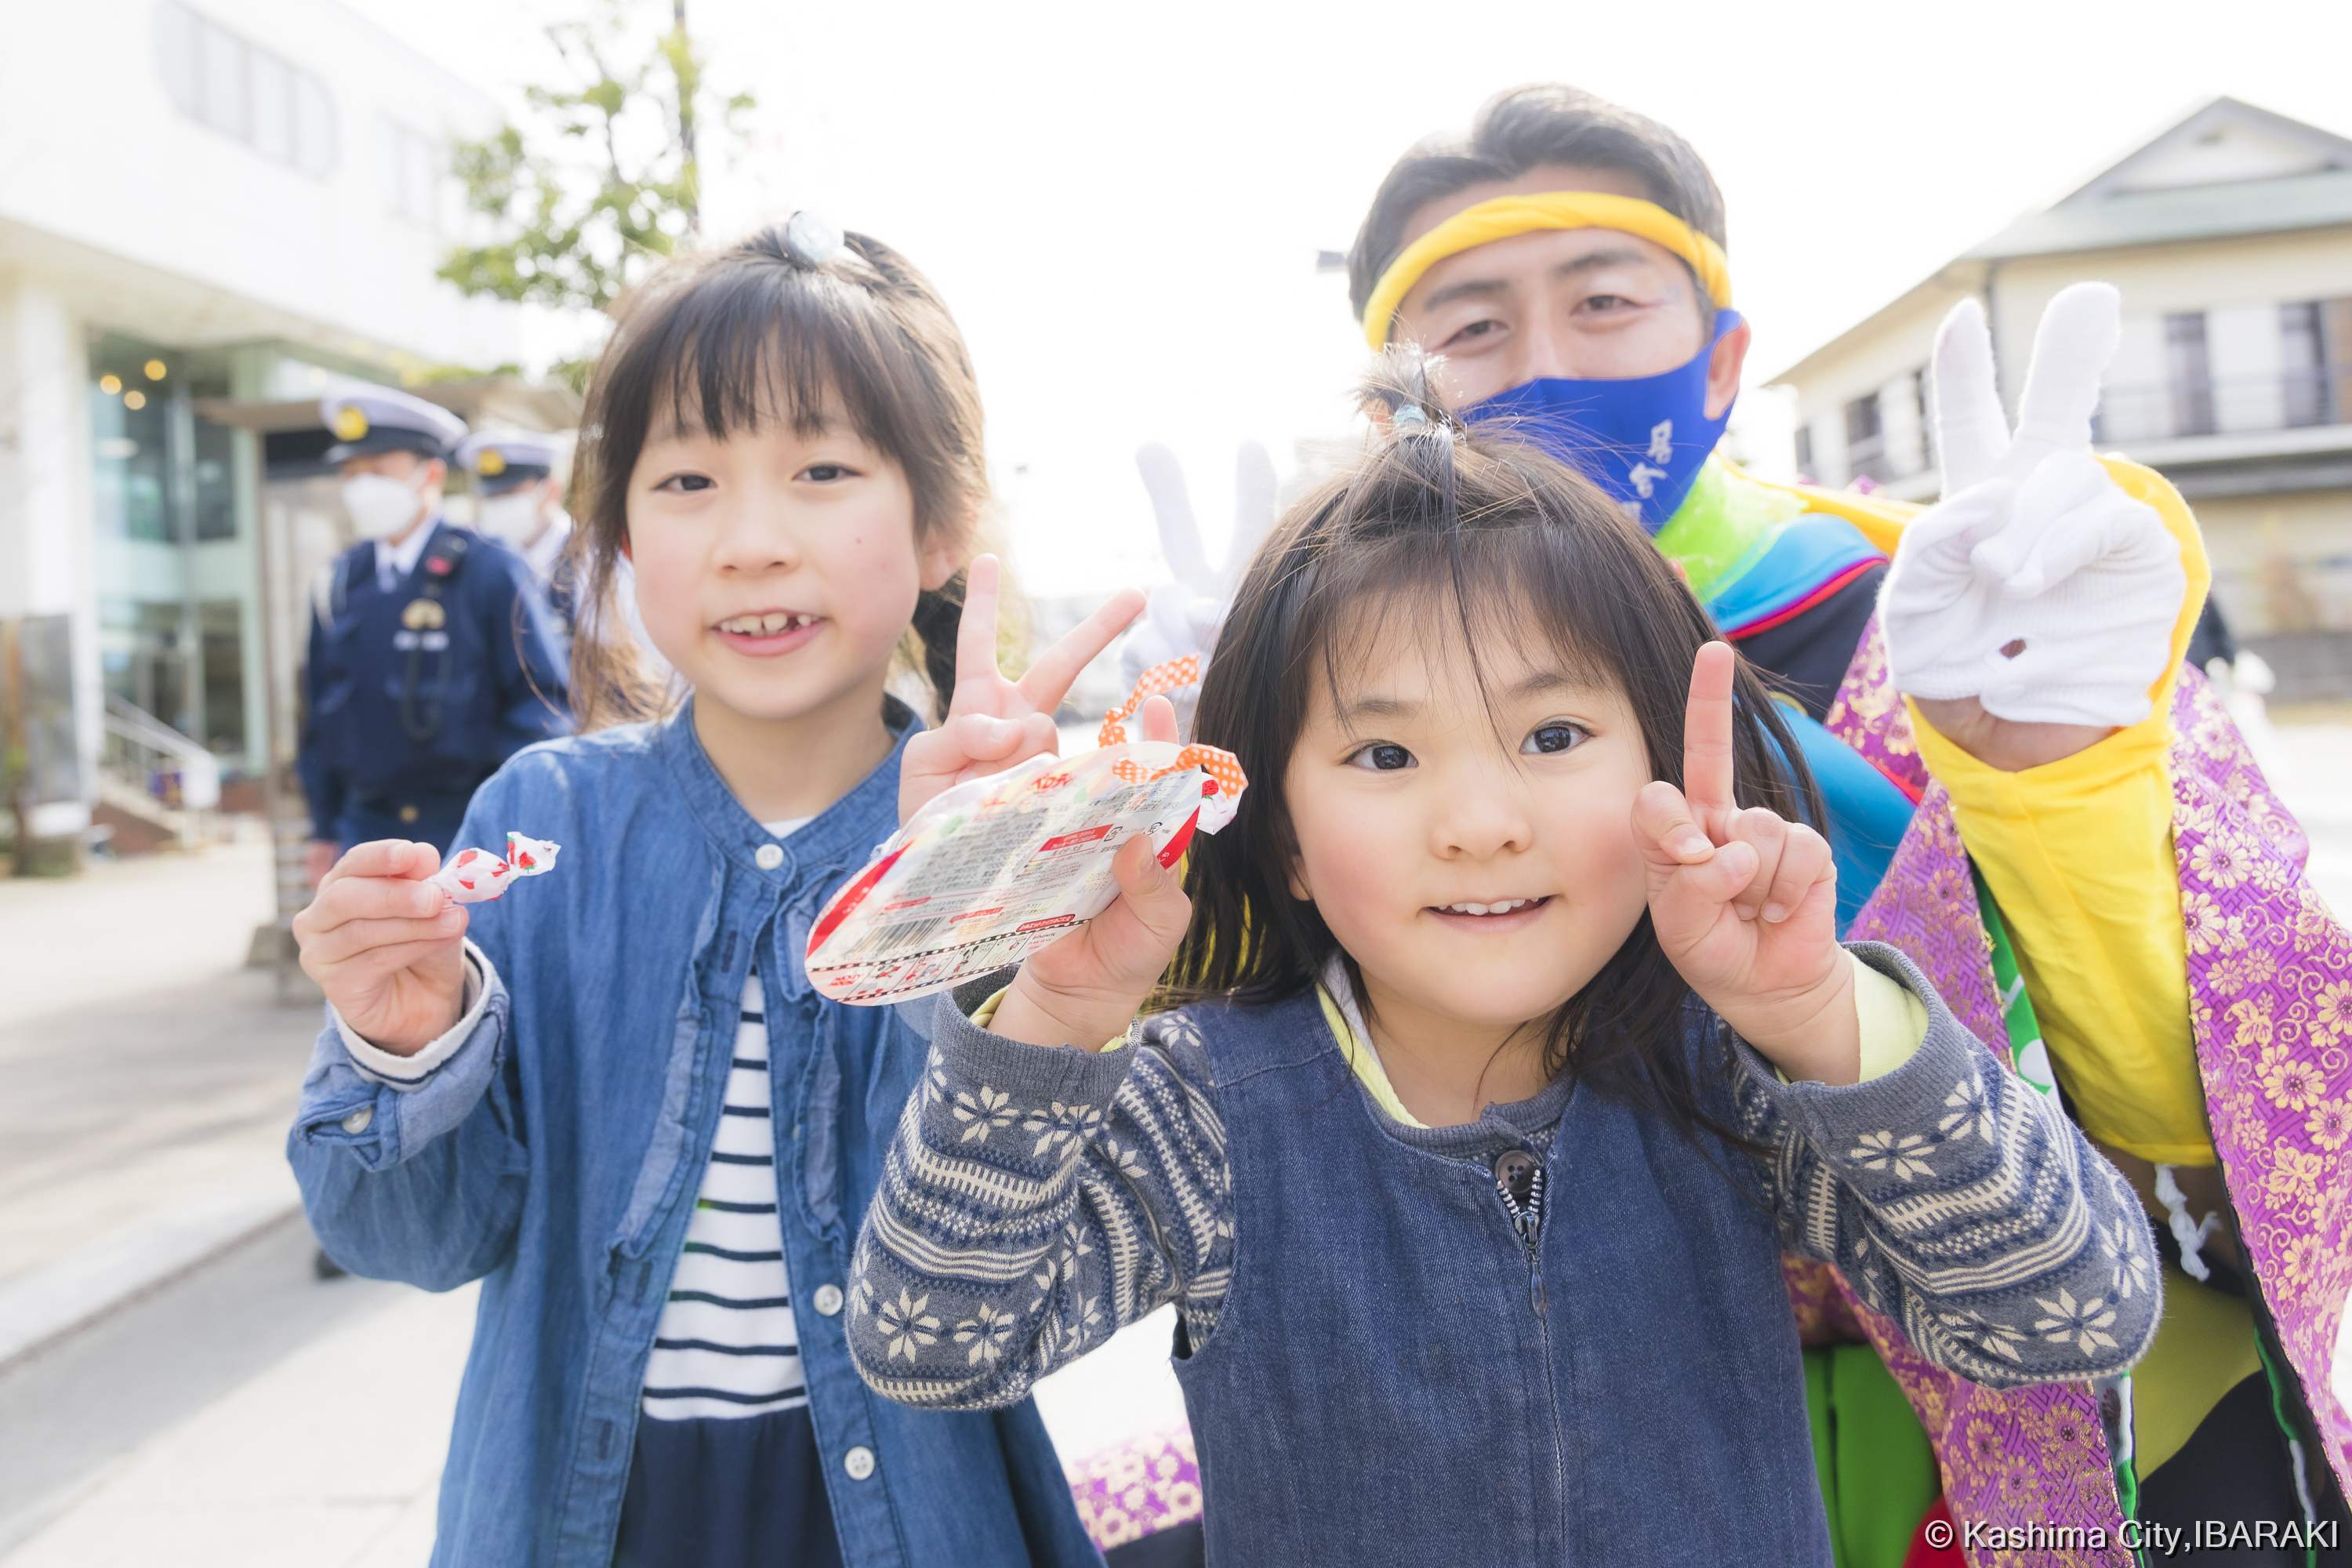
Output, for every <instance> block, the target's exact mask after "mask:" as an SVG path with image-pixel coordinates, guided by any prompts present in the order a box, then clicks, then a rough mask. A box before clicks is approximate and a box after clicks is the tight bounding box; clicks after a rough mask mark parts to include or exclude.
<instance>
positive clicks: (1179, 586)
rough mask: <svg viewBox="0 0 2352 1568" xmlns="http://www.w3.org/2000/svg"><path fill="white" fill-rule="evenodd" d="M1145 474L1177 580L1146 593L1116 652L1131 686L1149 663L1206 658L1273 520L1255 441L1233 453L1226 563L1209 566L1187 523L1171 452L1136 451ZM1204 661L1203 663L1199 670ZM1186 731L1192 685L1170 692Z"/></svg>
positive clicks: (1270, 486) (1270, 468) (1262, 456)
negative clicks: (1146, 600)
mask: <svg viewBox="0 0 2352 1568" xmlns="http://www.w3.org/2000/svg"><path fill="white" fill-rule="evenodd" d="M1135 466H1136V467H1137V468H1139V469H1141V470H1142V472H1143V488H1144V489H1146V490H1148V491H1149V492H1150V496H1151V510H1152V512H1153V514H1154V515H1155V516H1156V517H1157V518H1158V519H1159V522H1160V551H1161V552H1162V553H1163V554H1165V555H1166V556H1167V558H1168V565H1169V568H1170V569H1171V571H1173V572H1174V573H1175V574H1176V580H1175V581H1174V582H1172V583H1168V584H1162V585H1161V586H1160V588H1159V590H1158V591H1157V592H1155V593H1154V594H1153V595H1151V600H1150V605H1149V607H1148V608H1147V609H1146V610H1145V611H1144V615H1143V618H1142V620H1141V621H1139V623H1137V625H1136V627H1135V630H1134V631H1133V633H1131V634H1130V635H1129V637H1128V639H1127V642H1126V643H1125V645H1124V646H1122V647H1120V649H1119V655H1118V668H1119V675H1120V677H1121V678H1122V679H1124V681H1125V683H1126V685H1127V686H1128V688H1129V689H1133V688H1134V686H1135V683H1136V682H1137V681H1138V680H1139V679H1142V676H1143V672H1144V671H1145V670H1147V669H1150V668H1151V667H1152V666H1153V665H1156V664H1165V663H1166V662H1168V661H1169V660H1170V659H1172V658H1183V657H1184V656H1185V655H1186V654H1188V653H1198V654H1205V653H1207V652H1208V651H1209V649H1210V648H1211V647H1213V646H1214V645H1215V643H1216V640H1217V628H1218V627H1220V626H1223V625H1224V621H1225V606H1226V605H1227V604H1228V603H1229V602H1230V601H1231V600H1232V597H1233V591H1234V582H1235V580H1236V579H1238V578H1239V577H1240V576H1241V574H1242V571H1243V569H1244V567H1246V566H1247V565H1248V564H1249V560H1250V557H1251V556H1252V555H1254V554H1255V553H1256V552H1257V545H1258V541H1259V540H1261V539H1263V538H1265V531H1266V529H1267V528H1268V527H1270V526H1271V525H1272V524H1273V522H1274V488H1275V486H1274V459H1272V458H1269V457H1267V456H1266V452H1265V447H1261V446H1259V445H1258V444H1257V443H1256V442H1255V441H1244V442H1243V443H1242V445H1241V448H1240V450H1238V451H1237V452H1235V453H1234V534H1233V542H1232V543H1231V544H1230V545H1228V546H1227V547H1226V550H1225V559H1224V561H1223V563H1221V564H1218V565H1214V566H1213V565H1211V564H1210V563H1209V557H1208V552H1207V551H1206V550H1204V549H1203V548H1202V544H1201V527H1200V524H1199V523H1198V522H1196V521H1193V518H1192V497H1191V496H1190V495H1189V494H1188V493H1187V492H1186V490H1185V488H1184V470H1183V468H1181V466H1179V464H1178V463H1177V461H1176V454H1175V453H1174V452H1172V451H1171V450H1169V449H1168V448H1167V447H1163V446H1161V445H1160V444H1159V443H1158V442H1156V441H1155V442H1153V443H1152V444H1151V445H1150V446H1148V447H1143V448H1141V449H1140V450H1139V451H1138V452H1137V453H1136V454H1135ZM1207 663H1208V661H1207V660H1206V659H1205V658H1204V659H1202V668H1206V667H1207ZM1169 695H1170V696H1171V698H1174V699H1177V703H1176V707H1177V712H1178V715H1179V717H1180V719H1181V721H1182V723H1183V725H1184V728H1185V730H1186V731H1188V732H1189V731H1190V730H1191V728H1192V704H1193V702H1194V701H1195V700H1198V698H1199V696H1200V690H1199V689H1198V688H1197V687H1195V688H1192V689H1187V690H1183V691H1176V692H1171V693H1170V694H1169Z"/></svg>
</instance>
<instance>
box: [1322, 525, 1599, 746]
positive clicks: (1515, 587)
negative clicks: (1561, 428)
mask: <svg viewBox="0 0 2352 1568" xmlns="http://www.w3.org/2000/svg"><path fill="white" fill-rule="evenodd" d="M1340 526H1341V527H1342V528H1345V527H1346V526H1347V524H1346V522H1345V521H1342V522H1341V524H1340ZM1575 553H1576V552H1575V546H1574V544H1573V542H1572V541H1571V539H1570V537H1569V536H1568V535H1567V534H1566V533H1565V531H1562V530H1558V529H1554V528H1550V527H1548V526H1545V525H1544V524H1543V523H1542V522H1537V523H1534V524H1532V525H1530V524H1529V523H1528V520H1527V517H1526V515H1525V513H1524V512H1522V513H1521V514H1519V515H1518V516H1517V517H1515V518H1513V519H1511V520H1510V521H1509V522H1508V524H1507V525H1506V526H1500V527H1496V526H1489V527H1485V528H1480V527H1478V526H1477V525H1476V523H1475V521H1474V520H1471V519H1465V520H1464V524H1463V526H1462V527H1461V528H1459V529H1457V530H1448V531H1444V532H1424V531H1414V532H1411V533H1397V534H1393V535H1391V536H1390V537H1388V538H1385V539H1382V540H1380V541H1378V542H1375V543H1373V544H1371V545H1370V547H1355V548H1347V547H1340V548H1335V549H1333V550H1332V551H1331V552H1329V553H1328V554H1327V555H1325V556H1324V557H1323V559H1322V560H1321V561H1319V562H1318V571H1317V572H1316V574H1315V582H1314V583H1313V584H1312V585H1311V586H1310V587H1309V589H1308V590H1307V594H1306V595H1305V596H1304V600H1303V602H1302V604H1301V605H1300V608H1299V615H1298V619H1297V623H1296V624H1297V639H1298V640H1297V651H1298V653H1299V654H1300V655H1301V656H1303V657H1305V658H1309V659H1311V660H1313V661H1314V662H1315V663H1316V664H1318V665H1319V666H1320V667H1321V668H1322V671H1323V675H1324V679H1325V680H1326V681H1327V683H1328V689H1329V690H1330V692H1331V694H1332V697H1333V699H1334V700H1341V699H1343V698H1344V697H1345V696H1346V695H1347V693H1348V691H1349V688H1350V687H1351V686H1352V685H1353V683H1354V681H1355V679H1357V678H1358V677H1359V676H1360V673H1361V671H1362V670H1363V669H1364V668H1367V664H1368V660H1367V658H1366V657H1365V656H1367V655H1372V654H1376V653H1378V652H1380V651H1381V650H1384V649H1386V648H1388V647H1392V646H1394V645H1395V643H1396V642H1397V641H1398V640H1400V639H1402V641H1404V642H1406V643H1409V644H1412V645H1413V646H1417V647H1420V648H1421V650H1422V652H1423V655H1424V657H1426V658H1432V659H1433V658H1436V657H1437V656H1438V654H1439V652H1440V650H1441V649H1442V648H1443V647H1444V646H1445V645H1444V637H1442V636H1438V635H1433V634H1439V633H1441V632H1443V633H1448V634H1453V635H1457V636H1458V637H1460V639H1461V644H1462V647H1463V648H1464V650H1465V652H1466V653H1467V654H1468V655H1469V658H1470V667H1471V670H1472V673H1473V678H1474V679H1475V681H1476V683H1477V686H1478V690H1479V695H1480V698H1481V700H1483V701H1485V703H1486V707H1487V709H1488V710H1489V711H1490V712H1492V711H1493V710H1494V706H1495V698H1496V692H1495V689H1494V687H1493V684H1492V680H1493V670H1492V664H1493V659H1492V656H1491V653H1489V652H1486V651H1484V650H1491V649H1496V648H1512V649H1515V650H1517V652H1518V653H1519V654H1521V655H1522V656H1523V657H1524V658H1526V660H1527V661H1528V663H1530V664H1543V663H1547V662H1548V663H1549V666H1550V668H1553V669H1555V670H1557V671H1558V672H1559V674H1560V675H1561V676H1563V677H1564V678H1566V679H1569V680H1570V681H1573V682H1575V683H1577V684H1579V685H1581V686H1587V687H1592V688H1596V689H1600V688H1609V687H1622V686H1623V685H1624V684H1625V679H1624V674H1623V659H1622V654H1621V652H1620V650H1619V645H1618V643H1617V640H1616V638H1615V637H1614V636H1613V635H1612V631H1613V628H1612V627H1611V626H1609V625H1608V622H1607V618H1606V617H1605V616H1601V615H1598V614H1596V613H1594V611H1595V609H1596V607H1597V606H1596V604H1595V601H1596V598H1597V597H1600V596H1602V595H1610V594H1613V593H1615V592H1616V591H1617V590H1618V589H1619V588H1620V586H1621V585H1620V584H1604V583H1601V582H1599V581H1595V578H1596V576H1597V575H1598V574H1594V573H1591V571H1589V570H1588V571H1586V572H1583V573H1579V572H1578V571H1577V570H1576V567H1577V565H1578V563H1577V562H1575V561H1574V560H1572V559H1571V557H1572V556H1573V555H1574V554H1575ZM1586 564H1587V565H1588V566H1589V564H1590V563H1586ZM1580 576H1581V577H1582V579H1583V581H1582V583H1581V584H1580V583H1579V581H1578V579H1579V577H1580ZM1580 589H1581V591H1580ZM1531 612H1532V617H1533V618H1532V619H1531V618H1530V613H1531Z"/></svg>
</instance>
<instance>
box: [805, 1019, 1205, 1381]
mask: <svg viewBox="0 0 2352 1568" xmlns="http://www.w3.org/2000/svg"><path fill="white" fill-rule="evenodd" d="M955 995H956V994H950V996H943V997H941V998H940V1009H939V1014H938V1023H937V1025H936V1034H935V1036H934V1039H933V1043H932V1047H931V1058H930V1063H929V1068H927V1070H926V1072H925V1074H924V1080H923V1087H922V1089H921V1090H920V1091H919V1092H918V1093H917V1094H916V1095H915V1096H914V1097H913V1098H912V1099H911V1100H908V1102H907V1109H906V1111H905V1112H904V1114H903V1115H902V1116H901V1118H900V1120H899V1123H898V1137H897V1141H896V1142H895V1143H894V1145H893V1147H892V1149H891V1151H890V1154H889V1157H888V1162H887V1165H886V1166H885V1168H884V1171H883V1175H882V1184H881V1188H880V1190H879V1191H877V1193H876V1194H875V1198H874V1203H873V1205H872V1207H870V1208H869V1209H868V1210H867V1211H866V1226H865V1229H864V1232H863V1233H862V1234H861V1235H860V1237H858V1244H857V1255H856V1261H855V1264H854V1266H853V1268H852V1279H851V1285H850V1303H849V1318H850V1323H849V1349H850V1355H851V1357H852V1359H853V1360H855V1361H856V1363H857V1369H858V1371H859V1372H860V1373H862V1374H863V1375H864V1376H865V1378H866V1382H867V1383H868V1384H871V1385H872V1386H873V1387H874V1388H875V1389H877V1390H878V1391H879V1392H880V1393H882V1394H887V1395H888V1396H889V1397H890V1398H892V1399H895V1400H898V1402H899V1403H901V1404H905V1405H924V1406H929V1407H932V1408H938V1409H954V1410H969V1409H985V1408H990V1407H992V1406H996V1405H1010V1404H1013V1402H1015V1401H1017V1400H1019V1399H1020V1398H1022V1397H1023V1396H1024V1395H1025V1394H1027V1393H1028V1392H1029V1387H1030V1384H1033V1383H1034V1382H1035V1381H1036V1380H1037V1379H1038V1378H1040V1377H1042V1376H1044V1375H1045V1373H1049V1372H1051V1371H1053V1370H1054V1369H1055V1368H1056V1367H1058V1366H1061V1365H1063V1364H1064V1363H1067V1362H1071V1361H1075V1360H1076V1359H1077V1358H1078V1357H1080V1356H1082V1355H1084V1354H1086V1353H1087V1352H1088V1351H1091V1350H1093V1349H1094V1348H1095V1347H1096V1346H1097V1345H1099V1344H1101V1343H1102V1342H1104V1341H1105V1340H1108V1338H1110V1336H1111V1335H1112V1334H1114V1333H1116V1332H1118V1330H1120V1329H1121V1328H1124V1327H1125V1326H1126V1325H1128V1324H1129V1323H1131V1322H1133V1321H1136V1320H1137V1319H1139V1318H1141V1317H1143V1316H1145V1315H1146V1314H1147V1313H1150V1312H1151V1311H1153V1310H1156V1309H1157V1308H1159V1307H1160V1305H1161V1304H1162V1303H1164V1302H1168V1301H1174V1302H1176V1303H1177V1310H1179V1311H1180V1312H1181V1314H1182V1315H1183V1318H1184V1324H1185V1328H1186V1331H1187V1332H1188V1333H1189V1334H1190V1335H1191V1336H1192V1341H1193V1342H1194V1343H1199V1342H1202V1341H1203V1340H1205V1339H1206V1338H1207V1337H1208V1335H1209V1333H1210V1331H1212V1330H1213V1329H1214V1328H1215V1326H1216V1319H1217V1310H1218V1308H1219V1307H1220V1306H1221V1305H1223V1300H1224V1295H1225V1286H1226V1283H1227V1281H1228V1279H1230V1278H1231V1275H1232V1261H1233V1241H1234V1225H1233V1194H1232V1184H1231V1177H1230V1167H1229V1166H1228V1164H1227V1163H1226V1159H1225V1148H1224V1123H1223V1121H1222V1120H1221V1118H1220V1117H1219V1115H1218V1110H1217V1103H1216V1089H1215V1088H1214V1086H1213V1084H1212V1083H1211V1081H1210V1072H1209V1066H1208V1061H1207V1058H1206V1056H1205V1054H1204V1053H1203V1052H1202V1048H1201V1045H1200V1041H1199V1039H1198V1037H1197V1036H1195V1035H1194V1034H1193V1033H1192V1030H1191V1028H1190V1026H1188V1025H1187V1024H1186V1022H1185V1020H1184V1017H1183V1016H1182V1015H1181V1014H1166V1015H1161V1016H1158V1017H1154V1018H1152V1019H1150V1020H1149V1021H1148V1023H1147V1025H1146V1026H1144V1027H1143V1028H1140V1029H1139V1030H1137V1031H1136V1032H1135V1036H1136V1037H1135V1038H1134V1039H1133V1041H1132V1042H1131V1043H1130V1044H1129V1045H1127V1046H1125V1047H1121V1048H1119V1049H1117V1050H1112V1051H1104V1052H1090V1051H1082V1050H1077V1049H1076V1048H1074V1047H1060V1048H1058V1049H1045V1048H1041V1047H1036V1046H1030V1045H1024V1044H1022V1043H1020V1042H1019V1041H1016V1040H1009V1039H1006V1038H1005V1037H1003V1036H1001V1035H992V1034H990V1033H988V1032H987V1031H986V1030H984V1029H982V1028H979V1027H977V1026H974V1025H973V1024H972V1022H971V1020H970V1019H969V1018H968V1017H966V1016H964V1014H963V1012H962V1011H961V1010H960V1009H959V1007H958V1006H957V1005H955V1001H954V996H955Z"/></svg>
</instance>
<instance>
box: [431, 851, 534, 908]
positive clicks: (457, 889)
mask: <svg viewBox="0 0 2352 1568" xmlns="http://www.w3.org/2000/svg"><path fill="white" fill-rule="evenodd" d="M513 876H514V868H513V867H511V866H509V865H508V864H507V863H506V862H505V861H503V860H501V859H499V858H498V857H497V856H495V855H492V854H490V853H489V852H488V851H487V850H482V849H460V850H458V851H457V854H455V855H453V856H451V857H450V858H449V863H448V864H447V865H446V866H444V867H442V868H441V869H439V870H438V871H436V872H434V873H433V875H431V876H430V877H427V878H425V880H426V881H428V882H430V883H432V884H433V885H434V886H435V887H436V888H438V889H441V890H442V891H443V892H445V893H447V894H448V895H449V901H450V902H451V903H457V904H478V903H482V902H485V901H487V900H490V899H495V898H497V897H498V896H499V894H500V893H502V892H504V891H506V884H507V882H508V881H509V879H511V878H512V877H513Z"/></svg>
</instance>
